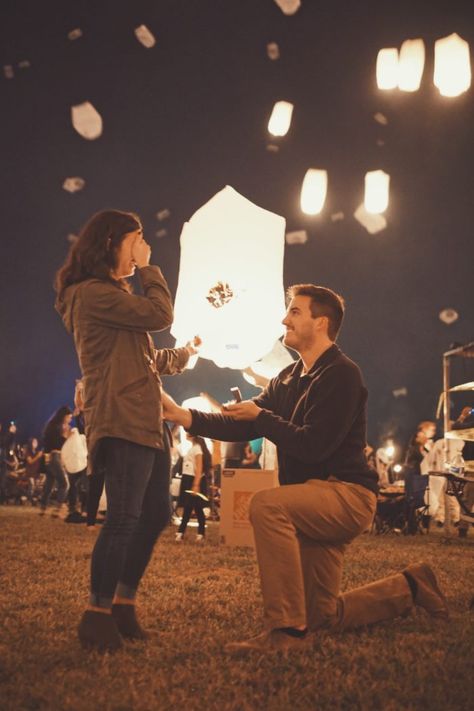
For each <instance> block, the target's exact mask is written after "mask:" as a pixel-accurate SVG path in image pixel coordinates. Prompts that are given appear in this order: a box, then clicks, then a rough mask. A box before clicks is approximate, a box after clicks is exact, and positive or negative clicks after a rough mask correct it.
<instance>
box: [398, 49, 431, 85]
mask: <svg viewBox="0 0 474 711" xmlns="http://www.w3.org/2000/svg"><path fill="white" fill-rule="evenodd" d="M424 68H425V43H424V42H423V40H422V39H414V40H405V42H404V43H403V44H402V46H401V48H400V56H399V58H398V88H399V89H401V90H402V91H418V89H419V88H420V84H421V77H422V76H423V69H424Z"/></svg>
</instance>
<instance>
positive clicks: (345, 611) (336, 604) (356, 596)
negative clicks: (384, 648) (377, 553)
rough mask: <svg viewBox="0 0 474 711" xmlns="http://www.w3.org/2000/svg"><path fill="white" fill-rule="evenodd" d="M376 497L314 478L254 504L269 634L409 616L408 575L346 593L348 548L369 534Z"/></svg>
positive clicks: (360, 489) (269, 491)
mask: <svg viewBox="0 0 474 711" xmlns="http://www.w3.org/2000/svg"><path fill="white" fill-rule="evenodd" d="M375 507H376V497H375V494H373V493H372V492H371V491H369V490H368V489H365V488H364V487H362V486H360V485H358V484H348V483H346V482H342V481H339V480H337V479H331V478H330V479H329V480H328V481H319V480H317V479H311V480H309V481H308V482H306V483H305V484H295V485H289V486H282V487H278V488H276V489H266V490H263V491H259V492H258V493H256V494H255V496H254V497H253V499H252V501H251V504H250V520H251V522H252V526H253V529H254V535H255V543H256V550H257V560H258V566H259V570H260V579H261V585H262V593H263V604H264V620H265V626H266V627H268V628H269V629H275V628H279V627H297V626H300V625H307V626H308V627H309V629H311V630H314V629H316V628H318V627H328V628H333V629H337V630H343V629H349V628H355V627H360V626H361V625H368V624H372V623H374V622H379V621H381V620H387V619H391V618H394V617H397V616H398V615H402V614H405V613H407V612H408V611H409V610H410V609H411V608H412V606H413V599H412V595H411V592H410V588H409V586H408V583H407V581H406V578H405V576H404V575H402V574H401V573H399V574H397V575H392V576H390V577H387V578H384V579H383V580H380V581H377V582H375V583H370V584H369V585H364V586H363V587H360V588H356V589H355V590H352V591H351V592H348V593H344V594H342V595H341V594H340V586H341V577H342V564H343V559H344V551H345V549H346V547H347V545H348V544H349V543H350V542H351V541H352V540H353V539H354V538H355V537H356V536H358V535H359V534H360V533H362V532H363V531H365V530H367V529H368V528H369V527H370V525H371V523H372V519H373V517H374V513H375Z"/></svg>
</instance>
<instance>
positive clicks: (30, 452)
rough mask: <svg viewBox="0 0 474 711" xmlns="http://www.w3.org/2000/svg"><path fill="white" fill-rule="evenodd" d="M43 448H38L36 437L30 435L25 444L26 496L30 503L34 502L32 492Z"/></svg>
mask: <svg viewBox="0 0 474 711" xmlns="http://www.w3.org/2000/svg"><path fill="white" fill-rule="evenodd" d="M42 457H43V450H42V449H40V448H39V442H38V440H37V439H36V437H30V438H29V440H28V444H27V445H26V452H25V469H26V476H27V477H28V498H29V501H30V503H31V504H33V503H34V493H35V490H36V486H37V483H38V480H39V477H40V469H41V459H42Z"/></svg>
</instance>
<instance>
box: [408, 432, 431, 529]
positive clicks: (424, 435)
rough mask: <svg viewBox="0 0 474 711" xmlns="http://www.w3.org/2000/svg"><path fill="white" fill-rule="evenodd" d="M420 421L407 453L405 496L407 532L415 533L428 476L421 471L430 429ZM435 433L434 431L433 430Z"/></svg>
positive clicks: (426, 453)
mask: <svg viewBox="0 0 474 711" xmlns="http://www.w3.org/2000/svg"><path fill="white" fill-rule="evenodd" d="M423 424H425V423H420V425H419V426H418V429H417V431H416V433H415V434H414V436H413V437H412V439H411V440H410V443H409V445H408V449H407V452H406V455H405V496H406V505H407V533H409V534H410V535H415V534H416V533H417V531H418V524H417V519H416V510H417V509H419V508H421V507H422V506H423V505H424V497H425V491H426V487H427V486H428V477H427V476H425V475H423V474H422V472H421V465H422V463H423V460H424V459H425V457H426V456H427V455H428V451H429V450H428V449H427V446H429V438H428V437H429V432H430V431H431V430H430V429H428V431H427V429H425V428H424V427H423V426H422V425H423ZM433 434H434V431H433Z"/></svg>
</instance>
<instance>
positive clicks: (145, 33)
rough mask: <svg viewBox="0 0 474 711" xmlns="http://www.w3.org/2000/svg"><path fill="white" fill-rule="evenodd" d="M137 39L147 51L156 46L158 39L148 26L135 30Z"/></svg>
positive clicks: (141, 26)
mask: <svg viewBox="0 0 474 711" xmlns="http://www.w3.org/2000/svg"><path fill="white" fill-rule="evenodd" d="M135 37H136V38H137V40H138V41H139V42H140V43H141V44H142V45H143V46H144V47H146V48H147V49H151V48H152V47H154V46H155V44H156V39H155V37H154V35H153V33H152V32H150V30H149V29H148V27H147V26H146V25H140V26H139V27H136V28H135Z"/></svg>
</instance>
